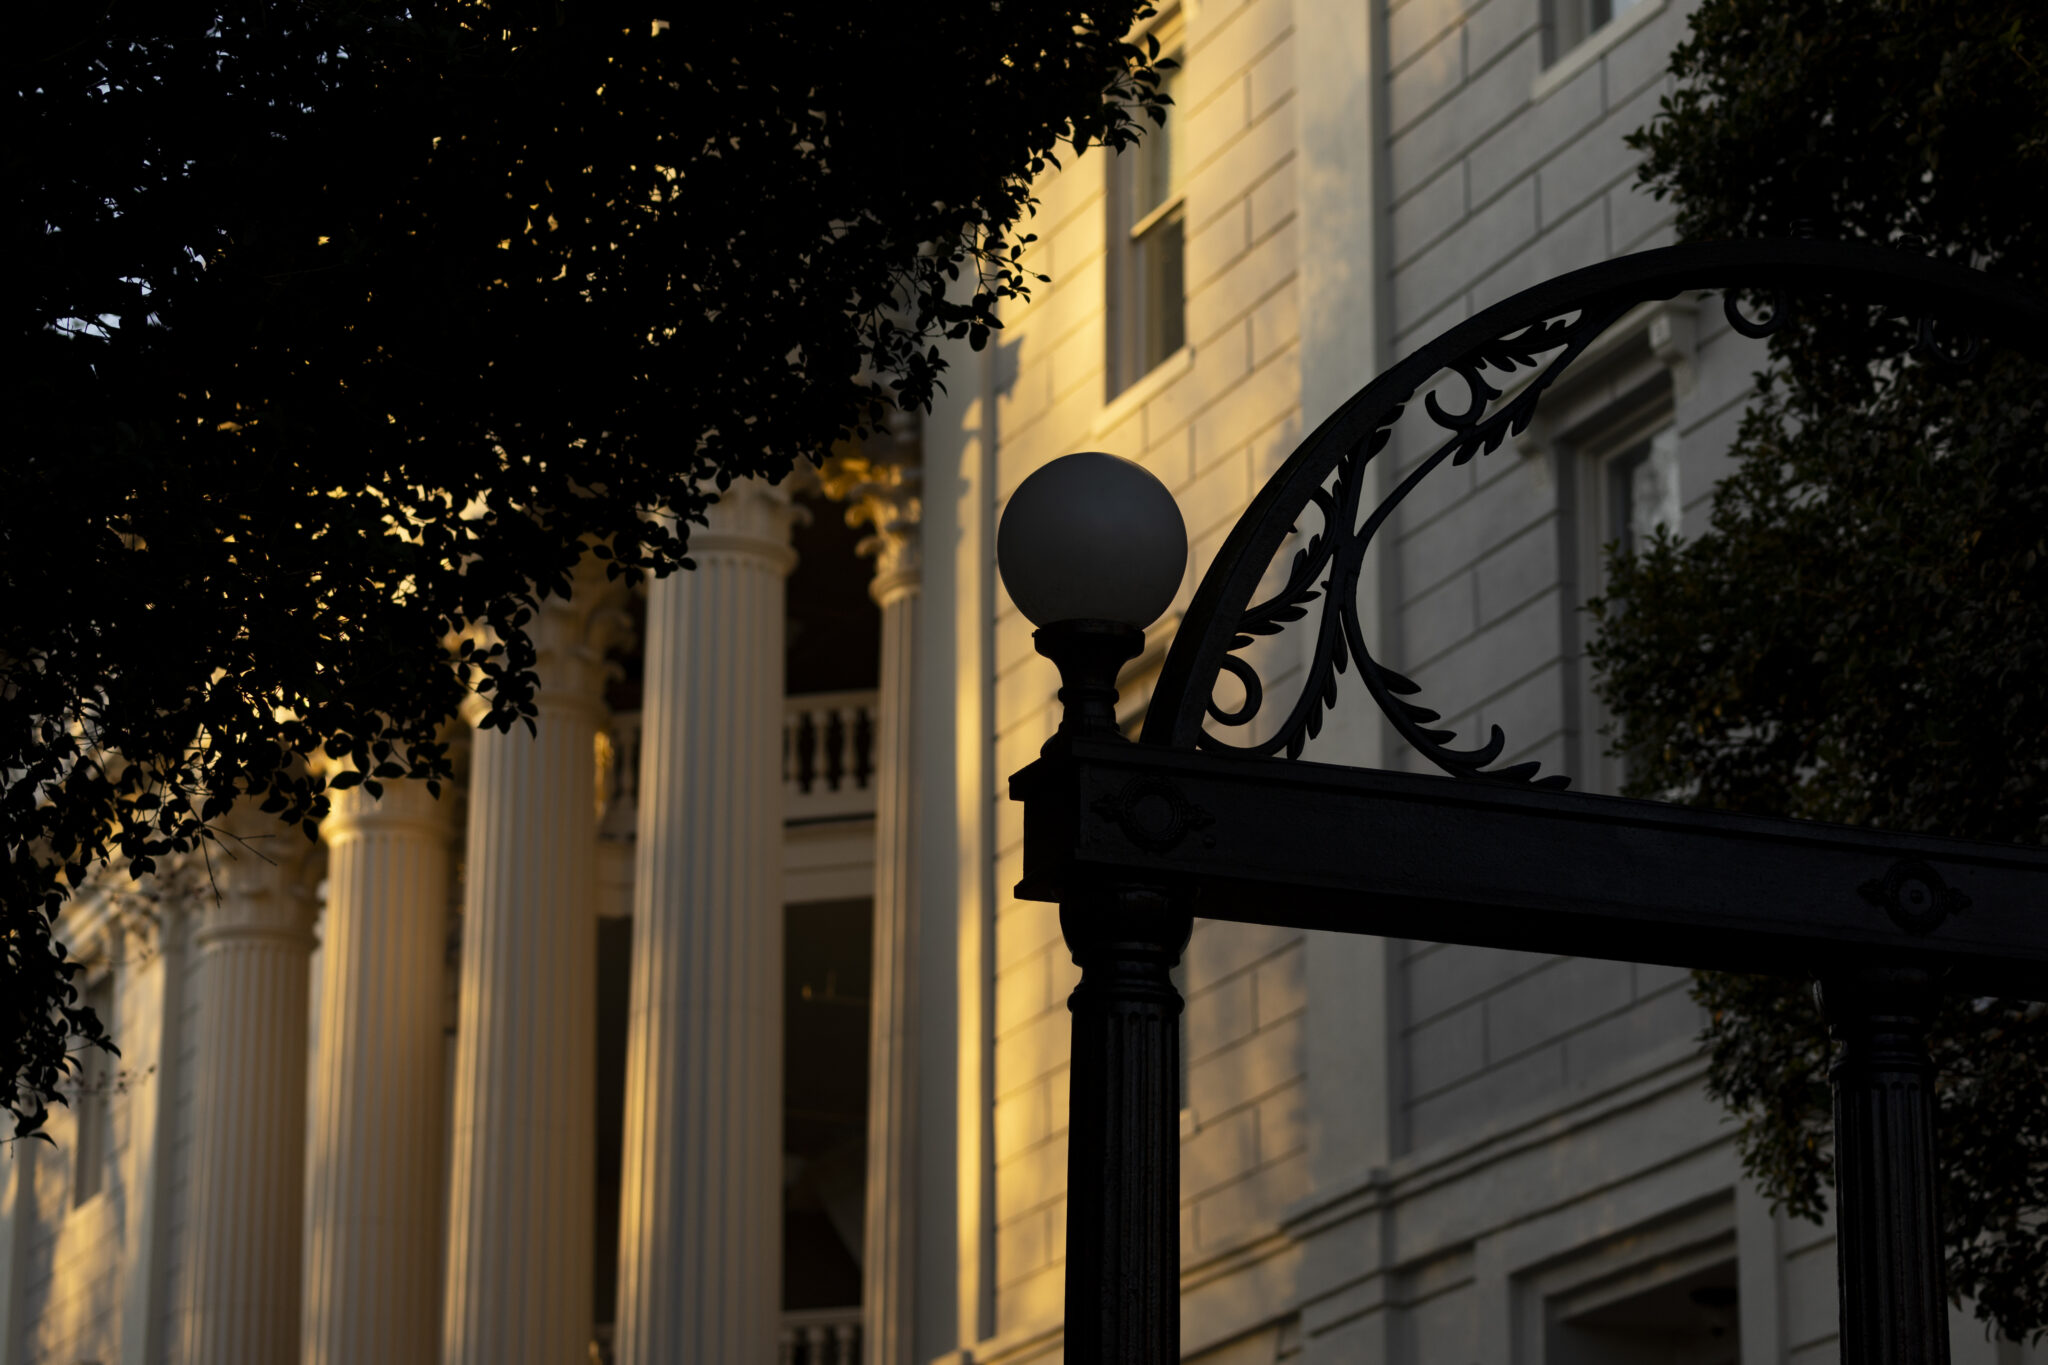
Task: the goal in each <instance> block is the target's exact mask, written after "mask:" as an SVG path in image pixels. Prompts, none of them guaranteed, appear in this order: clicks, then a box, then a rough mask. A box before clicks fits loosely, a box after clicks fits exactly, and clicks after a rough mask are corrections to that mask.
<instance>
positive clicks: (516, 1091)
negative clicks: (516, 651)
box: [442, 563, 612, 1365]
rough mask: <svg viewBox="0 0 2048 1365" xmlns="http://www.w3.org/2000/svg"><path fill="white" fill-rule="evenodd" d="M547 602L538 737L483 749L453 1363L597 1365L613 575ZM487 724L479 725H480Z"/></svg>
mask: <svg viewBox="0 0 2048 1365" xmlns="http://www.w3.org/2000/svg"><path fill="white" fill-rule="evenodd" d="M585 570H586V572H584V573H582V574H579V575H578V577H577V581H576V583H575V595H574V597H573V598H572V600H570V601H568V602H563V601H561V600H559V599H553V598H551V599H549V600H547V601H544V602H542V603H541V604H540V608H539V610H538V611H537V612H536V613H535V615H534V618H533V621H532V623H531V624H530V626H529V627H528V629H529V630H530V631H531V633H532V636H533V641H534V644H535V647H536V649H537V651H538V654H539V661H538V671H539V674H540V689H539V692H538V695H537V697H536V701H537V703H538V705H539V715H538V717H537V718H536V733H534V734H528V733H527V730H526V727H525V726H524V725H514V726H513V727H512V729H511V731H510V732H509V733H506V732H501V731H497V730H478V731H477V732H476V735H475V738H474V741H473V744H472V748H471V751H470V776H469V821H468V844H467V848H466V852H465V858H464V886H463V892H464V894H463V923H462V967H461V978H460V982H461V984H460V1004H459V1007H458V1012H457V1024H456V1050H455V1119H454V1124H455V1128H454V1132H453V1134H452V1137H453V1144H454V1152H453V1159H452V1162H451V1176H450V1189H449V1205H448V1261H447V1272H446V1274H447V1278H446V1292H445V1296H444V1299H443V1308H442V1356H443V1359H444V1360H445V1361H446V1362H447V1365H572V1362H582V1361H584V1360H585V1359H587V1351H588V1348H589V1342H590V1338H591V1327H592V1325H593V1317H592V1311H591V1297H590V1295H591V1256H592V1237H593V1215H594V1204H595V1200H596V1184H595V1179H596V1118H595V1113H594V1109H595V1104H596V1089H595V1081H594V1066H595V1061H596V1051H597V1004H596V995H597V924H596V904H597V795H596V793H597V786H596V782H597V768H596V761H597V760H596V738H597V731H598V724H599V720H600V717H601V714H602V710H603V700H602V698H603V680H604V659H603V643H604V636H605V632H606V631H607V630H608V629H609V628H610V624H611V621H612V612H611V608H610V598H609V596H608V595H607V593H606V591H605V583H604V576H603V574H602V573H601V572H592V571H590V570H591V565H590V564H589V563H586V565H585ZM473 718H474V717H473Z"/></svg>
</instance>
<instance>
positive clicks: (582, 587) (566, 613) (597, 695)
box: [458, 555, 628, 727]
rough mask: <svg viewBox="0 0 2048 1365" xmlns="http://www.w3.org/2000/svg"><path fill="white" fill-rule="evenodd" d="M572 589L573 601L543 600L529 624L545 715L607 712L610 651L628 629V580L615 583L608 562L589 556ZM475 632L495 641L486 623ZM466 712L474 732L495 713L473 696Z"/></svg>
mask: <svg viewBox="0 0 2048 1365" xmlns="http://www.w3.org/2000/svg"><path fill="white" fill-rule="evenodd" d="M569 588H570V592H569V596H567V597H560V596H549V597H545V598H542V599H540V600H539V601H537V602H536V603H535V604H534V611H533V616H532V618H531V619H530V620H529V621H528V622H527V634H528V635H529V636H530V637H531V638H532V640H533V648H534V654H535V656H536V657H535V660H534V671H535V672H536V673H537V674H538V675H539V677H540V686H539V689H538V690H537V692H536V694H535V696H534V701H535V702H536V703H537V704H538V705H539V707H540V709H541V713H542V714H543V715H545V714H546V713H547V712H549V711H551V710H556V709H560V708H562V707H574V708H576V709H579V710H585V711H590V712H593V713H595V712H600V711H601V710H602V708H603V705H604V683H605V658H604V654H605V650H606V649H608V648H609V647H610V646H611V644H612V642H613V640H614V639H615V638H616V637H617V636H618V635H619V634H620V633H621V632H623V631H625V630H626V629H627V628H628V624H627V617H626V612H625V601H626V584H625V580H623V579H615V578H612V577H611V576H610V575H609V574H608V573H607V572H606V570H605V566H604V561H602V560H600V559H598V558H597V557H596V556H594V555H585V556H584V557H583V560H582V562H581V563H579V564H578V565H577V566H576V572H575V573H574V574H572V575H571V576H570V580H569ZM471 631H472V632H473V633H474V635H475V637H476V638H478V639H481V640H488V639H490V638H492V636H491V631H490V628H489V627H488V626H485V625H483V624H482V623H478V624H476V625H474V626H472V627H471ZM458 638H459V637H458ZM460 709H461V713H462V718H463V720H464V721H466V722H467V723H468V724H469V725H470V726H471V727H474V726H476V725H477V724H478V723H479V722H480V721H482V720H483V718H484V716H485V715H487V714H488V713H489V712H490V709H491V703H490V699H489V698H488V697H485V696H483V695H481V694H479V693H476V692H472V693H470V694H469V695H468V696H466V697H464V698H463V699H462V705H461V708H460Z"/></svg>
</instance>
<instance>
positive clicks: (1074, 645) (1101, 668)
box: [1031, 621, 1145, 753]
mask: <svg viewBox="0 0 2048 1365" xmlns="http://www.w3.org/2000/svg"><path fill="white" fill-rule="evenodd" d="M1031 640H1032V643H1033V644H1035V645H1036V646H1037V647H1038V652H1039V653H1040V654H1043V655H1044V656H1045V657H1046V658H1048V659H1051V660H1052V661H1053V663H1054V665H1055V666H1057V667H1058V669H1059V671H1060V706H1061V713H1060V728H1059V729H1058V730H1057V731H1056V732H1055V733H1054V734H1053V737H1052V738H1051V739H1049V740H1047V741H1046V742H1045V748H1044V749H1043V750H1042V751H1041V752H1045V753H1050V752H1051V751H1052V750H1053V748H1054V747H1055V746H1057V745H1059V744H1061V743H1063V742H1067V741H1072V740H1076V739H1115V738H1118V737H1119V736H1120V735H1121V734H1122V732H1121V731H1120V730H1118V729H1117V724H1116V697H1117V691H1116V675H1117V673H1118V672H1119V671H1120V670H1121V669H1122V668H1123V666H1124V665H1125V664H1127V663H1129V662H1130V661H1131V660H1132V659H1135V658H1137V657H1138V655H1139V654H1140V653H1142V652H1143V651H1144V648H1145V632H1144V631H1142V630H1139V629H1138V628H1137V627H1135V626H1128V625H1125V624H1124V623H1123V622H1121V621H1056V622H1054V623H1053V624H1052V625H1049V626H1040V627H1039V628H1038V629H1037V630H1036V631H1034V632H1033V633H1032V636H1031Z"/></svg>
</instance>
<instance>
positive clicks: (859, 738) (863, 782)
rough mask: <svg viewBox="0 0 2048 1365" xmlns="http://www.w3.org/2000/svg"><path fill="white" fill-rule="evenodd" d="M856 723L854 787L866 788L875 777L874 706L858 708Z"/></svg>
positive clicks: (855, 717) (855, 713)
mask: <svg viewBox="0 0 2048 1365" xmlns="http://www.w3.org/2000/svg"><path fill="white" fill-rule="evenodd" d="M854 721H855V736H854V743H853V777H854V785H855V786H856V787H861V788H865V787H867V786H869V785H870V784H871V783H872V781H873V780H874V776H875V708H874V707H872V706H862V707H859V708H857V709H856V710H855V711H854Z"/></svg>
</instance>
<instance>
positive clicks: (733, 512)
mask: <svg viewBox="0 0 2048 1365" xmlns="http://www.w3.org/2000/svg"><path fill="white" fill-rule="evenodd" d="M717 499H718V500H717V501H716V502H714V503H712V504H711V506H710V507H708V508H706V509H705V520H706V522H707V524H706V525H703V526H696V527H692V528H690V549H689V553H690V557H691V559H693V560H696V559H703V558H706V557H708V556H714V555H740V556H749V557H753V558H757V559H765V560H767V561H769V562H770V563H771V564H773V565H774V566H775V570H776V572H777V573H784V574H786V573H788V572H789V571H790V570H791V569H793V568H795V567H796V551H795V550H794V549H792V548H790V544H789V529H790V526H791V525H792V524H793V523H794V522H795V520H796V517H797V514H798V509H797V506H796V502H795V499H794V498H793V497H792V496H791V489H790V487H789V486H788V485H787V484H771V483H766V482H763V481H762V480H760V479H735V480H733V482H732V484H731V486H730V487H728V488H726V489H724V490H723V491H722V492H720V493H719V494H718V495H717ZM686 572H687V571H686Z"/></svg>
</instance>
